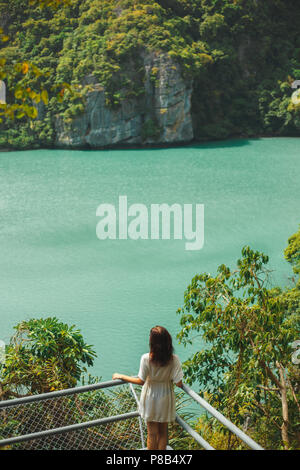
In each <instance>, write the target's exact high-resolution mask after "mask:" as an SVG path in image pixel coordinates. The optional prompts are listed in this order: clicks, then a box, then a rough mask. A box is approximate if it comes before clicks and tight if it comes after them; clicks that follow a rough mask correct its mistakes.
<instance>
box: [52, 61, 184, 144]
mask: <svg viewBox="0 0 300 470" xmlns="http://www.w3.org/2000/svg"><path fill="white" fill-rule="evenodd" d="M143 63H144V69H145V80H144V93H143V95H142V96H141V97H134V98H130V99H126V100H123V101H121V103H120V106H119V107H117V108H111V107H109V106H107V105H106V104H105V90H104V88H103V87H101V86H100V85H99V84H98V83H97V80H96V79H95V77H93V76H87V77H86V79H85V80H84V84H89V85H92V87H91V88H92V89H91V91H89V93H88V95H87V99H86V106H85V111H84V112H83V113H82V114H80V115H79V116H77V117H75V118H74V119H73V120H72V122H69V123H66V122H64V121H63V119H62V118H61V117H59V116H57V118H56V145H57V146H60V147H72V148H80V147H87V146H90V147H92V148H103V147H112V146H118V145H120V146H121V145H141V144H144V145H146V144H155V143H157V144H170V143H180V142H189V141H191V140H192V139H193V125H192V118H191V94H192V81H191V80H188V79H184V78H183V77H182V73H181V68H180V66H179V65H178V64H175V63H174V62H173V61H172V60H171V59H170V58H169V56H168V55H167V54H155V53H152V54H145V56H144V57H143Z"/></svg>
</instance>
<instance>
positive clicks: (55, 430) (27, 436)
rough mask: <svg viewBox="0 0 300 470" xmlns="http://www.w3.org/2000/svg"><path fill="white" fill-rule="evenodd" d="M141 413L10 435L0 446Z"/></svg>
mask: <svg viewBox="0 0 300 470" xmlns="http://www.w3.org/2000/svg"><path fill="white" fill-rule="evenodd" d="M138 416H139V413H138V412H137V411H132V412H130V413H124V414H122V415H115V416H109V417H108V418H99V419H94V420H93V421H85V422H84V423H77V424H70V425H69V426H61V427H60V428H53V429H47V430H46V431H39V432H33V433H31V434H23V435H22V436H17V437H9V438H8V439H3V440H2V441H0V446H1V447H2V446H3V447H4V446H7V445H11V444H16V443H18V442H23V441H31V440H33V439H40V438H41V437H47V436H51V435H53V434H62V433H65V432H71V431H78V429H83V428H91V427H94V426H99V425H100V424H107V423H112V422H115V421H122V420H124V419H129V418H137V417H138Z"/></svg>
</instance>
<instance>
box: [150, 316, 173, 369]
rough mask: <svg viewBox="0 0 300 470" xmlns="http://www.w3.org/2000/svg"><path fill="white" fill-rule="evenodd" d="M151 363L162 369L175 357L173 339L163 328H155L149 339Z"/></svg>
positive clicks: (151, 331) (152, 329)
mask: <svg viewBox="0 0 300 470" xmlns="http://www.w3.org/2000/svg"><path fill="white" fill-rule="evenodd" d="M149 347H150V362H152V363H153V364H155V365H158V366H160V367H163V366H166V365H167V364H168V363H169V362H170V360H171V359H172V355H173V351H174V348H173V345H172V337H171V335H170V333H169V332H168V331H167V330H166V328H164V327H163V326H158V325H157V326H154V327H153V328H151V330H150V338H149Z"/></svg>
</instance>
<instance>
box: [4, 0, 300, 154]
mask: <svg viewBox="0 0 300 470" xmlns="http://www.w3.org/2000/svg"><path fill="white" fill-rule="evenodd" d="M33 3H34V4H33V5H29V2H28V0H1V1H0V18H1V20H0V27H2V28H3V31H4V34H5V35H6V36H7V37H8V38H9V40H7V41H5V42H4V43H2V48H1V50H0V60H1V58H5V59H6V61H7V62H10V63H14V62H18V63H20V62H21V63H22V62H25V63H26V64H27V63H28V64H31V63H33V64H34V65H35V66H37V67H38V69H39V70H40V71H41V74H34V73H32V74H26V75H24V76H23V77H22V70H21V71H20V74H19V75H21V76H16V74H15V75H14V76H12V77H10V79H8V86H9V89H10V90H9V94H8V99H9V100H11V101H13V100H15V101H16V102H19V103H21V102H22V100H23V99H26V98H27V97H28V96H30V95H31V96H34V93H35V92H36V93H37V92H38V91H39V90H40V88H41V85H42V88H43V90H46V91H47V95H48V96H49V97H50V100H49V103H48V104H47V105H46V106H45V104H44V101H45V102H48V97H47V99H45V100H42V101H41V102H40V104H39V106H38V108H39V119H34V116H32V119H31V120H29V121H28V119H26V117H25V116H24V115H22V113H20V114H19V119H18V120H14V121H13V120H10V119H9V118H8V119H7V120H5V122H3V123H2V124H1V126H2V127H1V130H0V146H2V147H10V146H14V147H19V148H24V147H28V146H51V145H53V142H54V137H55V136H54V117H55V114H57V113H60V114H61V115H63V117H64V119H65V120H66V121H68V120H70V119H72V117H74V116H75V115H77V114H78V113H80V112H82V110H83V109H84V100H85V93H86V91H87V89H86V88H85V87H82V88H80V87H81V86H82V84H83V83H84V78H85V77H86V76H87V75H89V74H94V75H95V76H96V77H97V79H98V81H99V82H100V83H101V84H102V85H103V86H105V90H106V101H107V105H108V106H118V105H119V103H120V101H121V100H126V99H129V98H130V97H132V96H139V94H142V93H143V92H144V87H143V79H144V68H143V64H142V56H143V53H144V52H145V51H146V50H148V51H149V50H151V51H157V52H160V51H164V52H167V53H168V54H169V55H170V56H171V57H172V58H173V59H174V62H175V63H176V62H179V63H180V64H181V65H182V70H183V73H184V74H185V75H186V76H188V77H189V78H193V83H194V84H193V96H192V110H193V122H194V134H195V138H196V139H198V140H203V139H220V138H226V137H229V136H254V135H292V136H293V135H299V132H300V106H298V105H294V104H292V103H291V99H290V97H291V91H292V90H291V83H292V82H293V80H295V79H300V35H299V25H300V4H299V2H298V1H297V0H288V1H284V0H264V1H260V0H160V1H156V2H155V1H153V0H119V1H112V0H86V1H84V2H83V1H81V0H72V1H70V2H67V4H66V5H65V4H64V5H60V6H59V7H58V8H57V9H53V8H50V7H48V6H47V4H51V3H54V4H55V3H58V4H61V3H64V2H60V1H58V2H40V3H44V4H45V5H46V6H45V7H44V8H40V7H39V6H37V3H39V2H33ZM0 65H1V64H0ZM156 72H157V71H156V70H152V74H153V83H155V74H156ZM63 83H69V84H71V85H72V86H73V87H72V92H71V91H69V90H68V89H67V88H66V87H65V88H64V87H63V88H62V89H61V94H60V96H61V99H60V100H57V97H56V94H57V93H56V91H57V89H58V88H57V87H61V84H63ZM20 84H23V85H24V86H25V88H24V89H25V90H27V91H26V92H24V93H25V95H26V96H24V93H23V95H22V93H20V91H19V93H16V92H15V90H16V88H15V87H16V85H18V86H19V87H20ZM53 86H54V87H55V86H56V88H53ZM27 95H28V96H27ZM44 95H45V93H44Z"/></svg>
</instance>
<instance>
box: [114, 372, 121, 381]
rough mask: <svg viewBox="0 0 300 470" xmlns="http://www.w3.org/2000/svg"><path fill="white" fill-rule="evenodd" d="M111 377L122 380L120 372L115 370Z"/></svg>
mask: <svg viewBox="0 0 300 470" xmlns="http://www.w3.org/2000/svg"><path fill="white" fill-rule="evenodd" d="M112 379H113V380H122V374H118V373H117V372H115V373H114V374H113V376H112Z"/></svg>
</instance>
